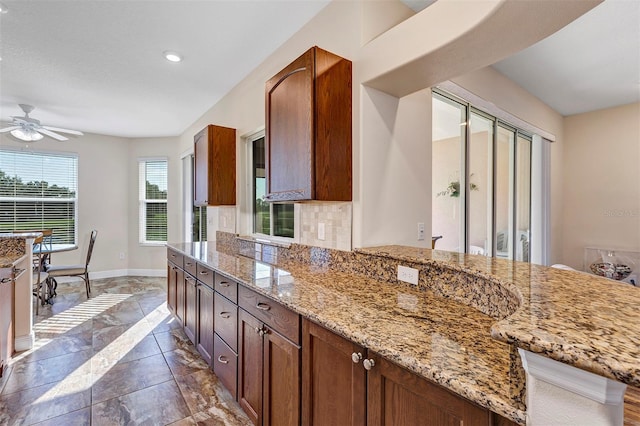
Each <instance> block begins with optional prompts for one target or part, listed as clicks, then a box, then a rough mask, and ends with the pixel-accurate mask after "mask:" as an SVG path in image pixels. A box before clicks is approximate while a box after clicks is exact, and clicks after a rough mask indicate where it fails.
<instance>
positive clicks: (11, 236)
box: [0, 232, 42, 268]
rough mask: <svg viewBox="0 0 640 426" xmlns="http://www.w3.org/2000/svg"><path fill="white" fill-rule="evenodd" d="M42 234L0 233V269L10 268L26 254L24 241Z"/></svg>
mask: <svg viewBox="0 0 640 426" xmlns="http://www.w3.org/2000/svg"><path fill="white" fill-rule="evenodd" d="M40 235H42V233H33V232H28V233H25V232H22V233H0V268H11V267H12V266H13V264H14V262H16V261H17V260H18V259H20V258H21V257H22V256H24V255H25V253H26V246H25V240H26V239H27V238H36V237H39V236H40Z"/></svg>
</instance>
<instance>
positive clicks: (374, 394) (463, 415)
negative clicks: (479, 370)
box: [367, 352, 490, 426]
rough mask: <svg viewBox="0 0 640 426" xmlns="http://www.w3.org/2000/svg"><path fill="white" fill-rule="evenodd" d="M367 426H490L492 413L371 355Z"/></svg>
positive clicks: (369, 356) (368, 357)
mask: <svg viewBox="0 0 640 426" xmlns="http://www.w3.org/2000/svg"><path fill="white" fill-rule="evenodd" d="M367 359H368V360H369V361H370V362H371V361H373V364H374V365H373V367H372V368H371V369H370V370H369V371H368V373H367V374H368V389H367V425H369V426H378V425H385V426H394V425H398V426H410V425H416V426H418V425H421V426H441V425H451V426H453V425H459V426H486V425H488V424H490V423H489V420H490V412H489V411H488V410H486V409H484V408H482V407H480V406H478V405H476V404H474V403H472V402H471V401H468V400H466V399H464V398H461V397H459V396H457V395H455V394H453V393H451V392H449V391H448V390H446V389H444V388H443V387H442V386H439V385H437V384H435V383H432V382H429V381H428V380H426V379H423V378H422V377H419V376H417V375H416V374H414V373H412V372H410V371H408V370H405V369H404V368H402V367H399V366H397V365H396V364H393V363H392V362H390V361H387V360H386V359H384V358H382V357H381V356H379V355H376V354H373V353H371V352H369V354H368V356H367Z"/></svg>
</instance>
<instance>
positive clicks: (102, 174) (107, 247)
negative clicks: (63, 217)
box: [0, 134, 181, 273]
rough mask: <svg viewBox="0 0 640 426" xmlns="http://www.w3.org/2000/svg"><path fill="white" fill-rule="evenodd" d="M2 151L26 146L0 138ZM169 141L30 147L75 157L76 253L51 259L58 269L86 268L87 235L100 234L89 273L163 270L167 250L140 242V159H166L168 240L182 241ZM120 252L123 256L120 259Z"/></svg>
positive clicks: (85, 139)
mask: <svg viewBox="0 0 640 426" xmlns="http://www.w3.org/2000/svg"><path fill="white" fill-rule="evenodd" d="M0 145H1V146H2V147H11V148H18V149H20V148H24V147H25V145H24V144H22V143H19V142H16V141H14V140H13V139H12V138H11V137H9V136H6V135H3V136H1V139H0ZM177 146H178V144H177V140H176V139H173V138H158V139H155V138H154V139H135V140H130V139H125V138H118V137H112V136H103V135H95V134H85V135H84V136H82V137H79V138H73V139H70V140H69V141H66V142H57V141H53V140H51V139H49V138H44V139H42V140H41V141H38V142H36V143H33V144H31V145H29V149H31V150H33V151H37V152H67V153H75V154H77V155H78V223H77V233H78V246H79V249H78V250H74V251H70V252H67V253H58V254H55V255H54V256H53V258H52V260H53V262H54V263H57V264H78V263H84V256H85V253H86V249H87V244H88V240H89V234H90V232H91V230H92V229H97V230H98V238H97V240H96V245H95V248H94V253H93V256H92V260H91V270H92V271H93V272H101V273H109V272H112V273H113V272H117V273H119V272H123V271H131V270H133V269H138V270H140V269H151V270H156V271H159V272H161V271H164V264H165V263H166V249H165V248H164V247H144V246H141V245H140V244H139V243H138V168H137V167H138V165H137V158H138V157H145V156H148V157H168V158H169V193H168V196H169V204H168V208H169V239H170V240H173V241H177V240H180V239H181V237H180V236H179V235H178V233H179V232H180V219H179V209H180V197H181V193H180V192H181V191H180V188H179V185H180V179H179V178H178V176H179V173H180V169H179V165H178V162H179V153H178V150H177ZM120 253H124V254H125V258H124V259H120Z"/></svg>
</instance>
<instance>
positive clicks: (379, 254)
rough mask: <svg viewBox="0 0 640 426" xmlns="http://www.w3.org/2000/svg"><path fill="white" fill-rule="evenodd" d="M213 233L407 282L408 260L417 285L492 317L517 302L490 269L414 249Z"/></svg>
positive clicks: (254, 253)
mask: <svg viewBox="0 0 640 426" xmlns="http://www.w3.org/2000/svg"><path fill="white" fill-rule="evenodd" d="M216 238H217V240H216V241H217V243H218V245H219V246H220V245H221V244H222V247H224V248H225V249H227V250H229V252H230V253H238V254H240V255H242V256H246V257H250V258H252V259H255V260H259V261H262V262H265V263H269V264H273V265H278V266H280V267H283V268H285V269H286V268H287V264H290V263H292V262H293V263H303V264H305V265H310V266H312V267H315V268H327V269H331V270H334V271H338V272H345V273H349V274H358V275H362V276H365V277H367V278H373V279H375V280H379V281H385V282H389V283H392V284H398V285H403V286H411V285H410V284H407V283H405V282H402V281H399V280H398V279H397V270H398V265H403V266H408V267H410V268H414V269H417V270H418V271H419V274H418V276H419V280H418V288H419V289H421V290H426V289H429V290H431V291H433V292H434V293H435V294H436V295H438V296H441V297H446V298H451V299H453V300H456V301H458V302H461V303H464V304H465V305H467V306H470V307H472V308H475V309H477V310H478V311H480V312H482V313H483V314H486V315H489V316H491V317H492V318H495V319H503V318H505V317H507V316H509V315H511V314H512V313H513V312H514V311H515V310H516V309H517V308H518V306H519V300H520V299H519V297H518V295H517V292H514V291H512V288H510V286H509V285H504V284H503V283H501V282H500V281H499V280H497V279H495V278H494V277H492V276H490V275H487V274H481V273H479V271H474V270H471V269H469V268H462V267H460V266H458V265H456V264H452V265H450V264H448V263H446V262H442V261H430V260H429V259H428V258H420V257H419V256H416V255H412V256H397V255H395V256H394V254H393V253H388V252H387V251H385V248H386V247H383V248H381V249H377V248H373V249H356V251H353V252H351V251H342V250H334V249H327V248H321V247H312V246H306V245H301V244H295V243H292V244H289V245H285V244H278V243H275V244H277V245H272V243H269V242H265V241H262V240H254V239H247V238H238V237H236V236H235V235H234V234H230V233H227V232H221V231H218V232H217V234H216ZM418 250H420V249H418ZM428 251H429V252H431V250H428ZM461 272H464V273H461Z"/></svg>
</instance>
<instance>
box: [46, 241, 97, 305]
mask: <svg viewBox="0 0 640 426" xmlns="http://www.w3.org/2000/svg"><path fill="white" fill-rule="evenodd" d="M97 236H98V231H96V230H95V229H94V230H93V231H91V237H90V238H89V247H88V248H87V258H86V262H85V264H84V265H62V266H55V265H51V266H49V267H48V268H47V273H48V274H49V277H48V278H47V284H48V287H49V288H50V289H53V290H50V292H51V293H54V292H55V288H56V287H57V286H58V282H57V281H56V277H80V278H82V279H83V280H84V284H85V287H86V290H87V298H89V296H90V294H91V282H90V281H89V262H91V253H92V252H93V246H94V244H95V242H96V237H97Z"/></svg>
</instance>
